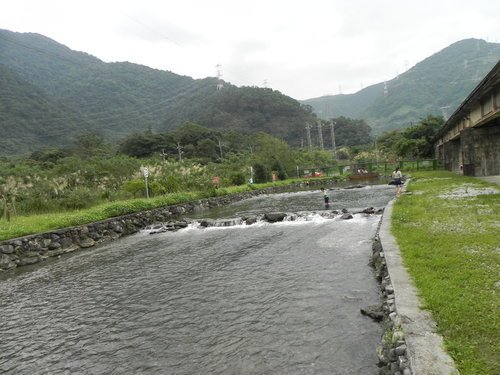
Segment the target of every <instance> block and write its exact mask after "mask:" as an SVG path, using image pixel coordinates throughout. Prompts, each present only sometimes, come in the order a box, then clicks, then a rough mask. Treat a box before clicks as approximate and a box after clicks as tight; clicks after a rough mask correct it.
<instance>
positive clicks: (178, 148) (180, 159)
mask: <svg viewBox="0 0 500 375" xmlns="http://www.w3.org/2000/svg"><path fill="white" fill-rule="evenodd" d="M182 149H183V147H182V146H181V143H180V142H177V151H178V152H179V161H182V154H183V153H184V151H182Z"/></svg>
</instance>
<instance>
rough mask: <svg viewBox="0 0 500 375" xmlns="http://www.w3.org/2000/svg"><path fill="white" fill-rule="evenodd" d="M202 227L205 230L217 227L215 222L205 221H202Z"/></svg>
mask: <svg viewBox="0 0 500 375" xmlns="http://www.w3.org/2000/svg"><path fill="white" fill-rule="evenodd" d="M200 226H202V227H204V228H208V227H213V226H215V220H212V219H203V220H201V221H200Z"/></svg>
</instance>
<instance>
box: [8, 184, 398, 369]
mask: <svg viewBox="0 0 500 375" xmlns="http://www.w3.org/2000/svg"><path fill="white" fill-rule="evenodd" d="M329 195H330V197H331V199H330V210H332V209H341V208H349V209H353V208H358V207H359V208H365V207H369V206H374V207H383V206H385V204H386V203H387V202H388V201H389V200H390V199H391V198H392V196H393V189H392V188H391V187H389V186H386V185H379V186H368V187H364V188H361V189H335V190H330V191H329ZM270 211H285V212H293V213H297V212H299V213H300V214H299V215H298V217H297V218H296V220H294V221H284V222H279V223H274V224H270V223H266V222H264V221H258V222H257V223H256V224H253V225H244V224H243V225H233V226H224V227H210V228H202V227H200V226H199V225H197V224H196V222H194V223H193V224H192V225H190V226H189V227H188V228H186V229H182V230H179V231H177V232H165V233H158V234H150V231H148V230H143V231H141V232H140V233H137V234H135V235H133V236H129V237H126V238H122V239H120V240H118V241H116V242H114V243H111V244H109V245H106V246H101V247H97V248H94V249H92V250H85V251H81V252H78V253H74V254H70V255H67V256H63V257H61V258H60V259H56V260H50V261H46V262H45V264H44V265H43V266H37V267H23V269H20V270H15V271H11V272H5V273H4V274H3V275H1V276H0V298H1V299H0V301H1V302H0V303H1V313H2V320H1V323H0V332H1V335H0V339H1V341H0V372H1V373H5V374H179V375H180V374H273V375H274V374H338V375H348V374H356V375H368V374H370V375H372V374H373V375H374V374H377V373H378V370H377V366H376V363H377V358H376V354H375V348H376V346H377V344H378V342H379V340H380V336H381V334H382V328H381V327H380V326H379V325H378V324H376V323H374V322H373V321H371V320H370V319H369V318H367V317H364V316H362V315H361V314H360V312H359V310H360V308H361V307H366V306H368V305H373V304H377V303H379V301H380V300H379V296H378V288H377V284H376V281H375V279H374V276H373V273H372V270H371V268H370V267H369V266H368V262H369V257H370V254H371V238H372V237H373V235H374V234H375V232H376V229H377V225H378V222H379V220H380V216H379V215H364V214H356V215H354V218H353V219H351V220H341V219H340V218H339V216H338V215H337V216H335V217H325V216H324V214H325V213H326V212H327V210H326V209H325V207H324V204H323V200H322V195H321V194H320V193H319V191H317V190H316V191H303V192H290V193H283V194H275V195H268V196H259V197H256V198H252V199H248V200H245V201H242V202H237V203H235V204H232V205H230V206H227V207H223V208H220V209H219V210H210V211H205V212H200V213H197V214H196V215H193V216H192V218H193V219H199V218H202V217H217V218H231V217H237V216H241V215H252V214H256V215H258V214H261V213H263V212H270Z"/></svg>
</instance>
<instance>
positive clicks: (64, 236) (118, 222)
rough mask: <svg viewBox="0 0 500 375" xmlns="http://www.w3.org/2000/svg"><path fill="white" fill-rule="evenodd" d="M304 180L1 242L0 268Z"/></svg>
mask: <svg viewBox="0 0 500 375" xmlns="http://www.w3.org/2000/svg"><path fill="white" fill-rule="evenodd" d="M332 182H333V181H324V180H322V181H321V180H319V181H314V180H312V181H307V185H312V186H314V185H318V186H319V185H327V184H329V183H330V184H331V183H332ZM299 186H301V184H295V185H287V186H280V187H270V188H266V189H260V190H253V191H249V192H244V193H239V194H232V195H226V196H221V197H212V198H208V199H200V200H197V201H194V202H188V203H184V204H177V205H173V206H165V207H161V208H155V209H152V210H148V211H142V212H137V213H134V214H129V215H124V216H119V217H115V218H111V219H107V220H103V221H99V222H95V223H90V224H87V225H82V226H78V227H71V228H64V229H58V230H54V231H50V232H45V233H39V234H34V235H29V236H25V237H20V238H15V239H11V240H7V241H3V242H0V271H3V270H9V269H13V268H16V267H20V266H25V265H28V264H35V263H39V262H40V261H43V260H44V259H47V258H49V257H54V256H59V255H61V254H64V253H69V252H72V251H75V250H80V249H85V248H89V247H93V246H95V245H97V244H102V243H107V242H111V241H114V240H116V239H118V238H120V237H122V236H126V235H130V234H133V233H136V232H138V231H139V230H141V229H142V228H144V227H146V226H148V225H151V224H154V223H159V222H162V223H164V222H168V221H169V220H173V219H175V218H177V217H179V216H180V215H182V214H185V213H190V212H193V211H195V210H202V209H206V208H210V207H216V206H223V205H227V204H230V203H232V202H236V201H240V200H243V199H248V198H251V197H254V196H257V195H261V194H270V193H278V192H281V191H284V190H288V189H290V188H293V187H299Z"/></svg>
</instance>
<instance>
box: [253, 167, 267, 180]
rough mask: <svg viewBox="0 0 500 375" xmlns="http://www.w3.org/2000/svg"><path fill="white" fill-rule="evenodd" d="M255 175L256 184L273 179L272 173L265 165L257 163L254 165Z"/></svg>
mask: <svg viewBox="0 0 500 375" xmlns="http://www.w3.org/2000/svg"><path fill="white" fill-rule="evenodd" d="M253 173H254V179H255V182H256V183H265V182H268V181H269V180H270V179H271V172H270V171H269V169H268V168H267V167H266V166H265V165H264V164H261V163H255V164H254V165H253Z"/></svg>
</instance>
